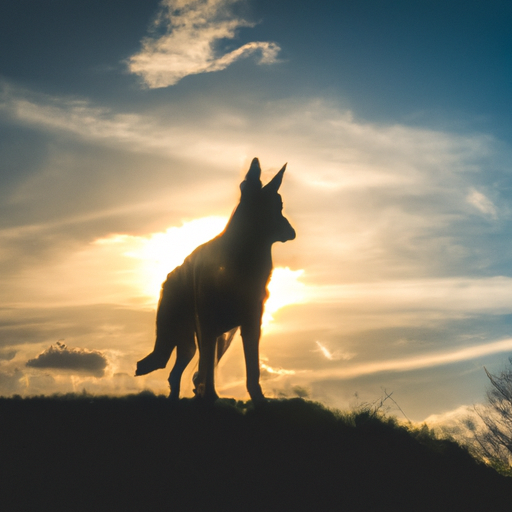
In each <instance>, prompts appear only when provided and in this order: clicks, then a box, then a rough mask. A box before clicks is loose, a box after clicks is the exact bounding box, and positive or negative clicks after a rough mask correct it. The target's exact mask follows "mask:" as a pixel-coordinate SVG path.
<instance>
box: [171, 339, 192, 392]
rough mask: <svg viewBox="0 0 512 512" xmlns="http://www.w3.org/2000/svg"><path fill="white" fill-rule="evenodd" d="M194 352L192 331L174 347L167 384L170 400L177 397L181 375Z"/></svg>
mask: <svg viewBox="0 0 512 512" xmlns="http://www.w3.org/2000/svg"><path fill="white" fill-rule="evenodd" d="M195 353H196V344H195V341H194V333H190V335H188V336H187V337H186V338H184V339H183V340H182V341H181V342H180V343H179V344H178V346H177V349H176V362H175V363H174V366H173V368H172V370H171V373H170V375H169V386H170V388H171V394H170V395H169V398H170V399H171V400H178V399H179V397H180V385H181V376H182V374H183V371H184V370H185V368H186V367H187V366H188V364H189V363H190V361H192V358H193V357H194V354H195Z"/></svg>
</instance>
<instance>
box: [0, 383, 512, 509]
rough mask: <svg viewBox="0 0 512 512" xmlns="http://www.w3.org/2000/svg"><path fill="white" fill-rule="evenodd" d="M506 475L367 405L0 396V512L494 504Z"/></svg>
mask: <svg viewBox="0 0 512 512" xmlns="http://www.w3.org/2000/svg"><path fill="white" fill-rule="evenodd" d="M511 500H512V479H510V478H505V477H503V476H501V475H499V474H498V473H497V472H496V471H494V470H493V469H492V468H489V467H487V466H485V465H483V464H480V463H478V462H477V461H475V460H474V459H473V458H472V457H471V456H470V455H469V454H468V453H467V451H466V450H464V449H463V448H461V447H460V446H458V445H457V444H456V443H454V442H451V441H448V440H439V439H436V438H435V437H434V436H433V435H432V433H431V432H430V431H429V430H428V429H427V428H426V427H424V428H421V429H410V428H407V427H404V426H402V425H400V424H398V423H397V422H396V420H394V419H393V418H387V417H382V416H379V415H378V414H375V413H372V412H370V411H359V412H347V413H342V412H339V411H332V410H329V409H327V408H325V407H323V406H322V405H320V404H317V403H313V402H308V401H304V400H302V399H299V398H297V399H289V400H276V401H270V402H268V403H265V404H263V405H262V406H259V407H257V408H254V407H253V406H252V405H251V404H250V403H244V402H237V401H235V400H219V401H218V402H217V403H216V404H215V405H213V406H204V405H203V406H201V404H197V403H196V402H195V401H194V400H187V399H182V400H180V402H179V403H177V404H171V403H169V401H168V400H167V399H166V398H164V397H160V396H154V395H152V394H148V393H143V394H140V395H133V396H128V397H124V398H108V397H93V396H88V395H80V396H78V395H64V396H60V397H35V398H26V399H21V398H4V399H0V510H5V511H15V510H20V511H24V512H25V511H30V510H37V511H41V510H52V511H54V510H65V511H68V512H71V511H101V510H108V511H117V510H122V511H131V510H133V511H145V510H148V511H159V510H162V511H163V510H173V511H174V510H175V511H185V510H212V511H229V510H234V511H252V510H264V511H274V510H276V511H277V510H280V511H281V510H282V511H298V510H314V511H330V510H332V511H364V512H371V511H387V510H390V511H391V510H392V511H401V510H404V511H405V510H407V511H412V512H419V511H434V510H435V511H445V510H446V511H458V510H460V511H464V512H467V511H473V510H474V511H491V510H492V511H499V510H508V509H509V507H510V503H511Z"/></svg>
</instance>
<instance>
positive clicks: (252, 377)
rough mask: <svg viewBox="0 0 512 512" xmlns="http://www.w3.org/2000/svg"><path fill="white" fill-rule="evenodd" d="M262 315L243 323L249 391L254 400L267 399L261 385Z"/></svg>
mask: <svg viewBox="0 0 512 512" xmlns="http://www.w3.org/2000/svg"><path fill="white" fill-rule="evenodd" d="M260 324H261V315H259V316H258V317H257V318H253V319H251V320H249V321H248V322H247V323H246V324H242V342H243V346H244V355H245V370H246V379H247V391H248V392H249V395H250V396H251V399H252V401H253V402H261V401H263V400H265V396H264V395H263V392H262V390H261V386H260V354H259V345H260V334H261V325H260Z"/></svg>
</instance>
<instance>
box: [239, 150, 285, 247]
mask: <svg viewBox="0 0 512 512" xmlns="http://www.w3.org/2000/svg"><path fill="white" fill-rule="evenodd" d="M285 169H286V164H284V165H283V167H282V169H281V170H280V171H279V172H278V173H277V174H276V175H275V176H274V177H273V178H272V179H271V180H270V181H269V182H268V183H267V184H266V185H265V186H264V187H263V186H262V184H261V180H260V177H261V167H260V162H259V160H258V159H257V158H254V159H253V161H252V163H251V167H250V168H249V171H248V172H247V175H246V176H245V180H244V181H243V182H242V183H241V184H240V189H241V191H242V197H241V199H240V206H241V207H243V209H244V213H245V217H246V218H247V221H248V224H249V225H250V229H252V230H253V231H254V232H255V234H256V233H257V234H258V235H259V236H261V237H262V238H264V239H265V240H266V241H268V242H270V243H274V242H287V241H288V240H293V239H294V238H295V230H294V229H293V228H292V226H291V224H290V222H289V221H288V219H287V218H286V217H284V215H283V200H282V198H281V195H280V194H279V193H278V190H279V187H280V186H281V183H282V181H283V175H284V171H285Z"/></svg>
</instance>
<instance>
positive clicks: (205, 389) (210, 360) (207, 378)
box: [196, 334, 219, 401]
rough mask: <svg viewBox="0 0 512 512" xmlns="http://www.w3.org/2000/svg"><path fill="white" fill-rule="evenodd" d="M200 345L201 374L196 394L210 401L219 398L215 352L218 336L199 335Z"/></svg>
mask: <svg viewBox="0 0 512 512" xmlns="http://www.w3.org/2000/svg"><path fill="white" fill-rule="evenodd" d="M198 338H199V339H198V342H199V343H198V345H199V375H198V379H197V382H198V385H197V386H196V396H197V397H199V398H204V399H206V400H209V401H215V400H217V399H218V398H219V395H217V393H216V391H215V352H216V348H217V337H216V336H211V335H204V334H202V335H200V336H198Z"/></svg>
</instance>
